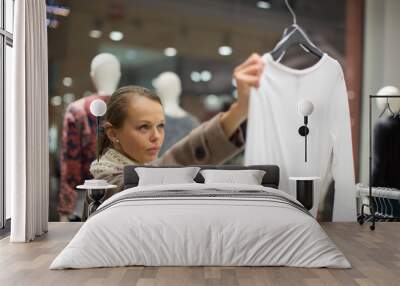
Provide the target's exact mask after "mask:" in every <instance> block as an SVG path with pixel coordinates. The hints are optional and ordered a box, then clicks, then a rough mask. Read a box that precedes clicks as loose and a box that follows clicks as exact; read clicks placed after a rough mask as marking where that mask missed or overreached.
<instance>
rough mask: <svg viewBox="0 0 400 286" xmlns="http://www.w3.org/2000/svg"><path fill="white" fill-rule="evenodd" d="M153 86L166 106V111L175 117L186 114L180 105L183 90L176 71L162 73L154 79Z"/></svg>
mask: <svg viewBox="0 0 400 286" xmlns="http://www.w3.org/2000/svg"><path fill="white" fill-rule="evenodd" d="M153 86H154V88H155V89H156V92H157V94H158V96H159V97H160V98H161V101H162V103H163V106H164V110H165V113H166V114H167V115H169V116H173V117H181V116H184V115H186V111H184V110H183V109H182V108H181V107H180V106H179V98H180V96H181V92H182V83H181V80H180V78H179V77H178V75H177V74H176V73H173V72H170V71H167V72H163V73H161V74H160V75H159V76H158V77H157V78H155V79H154V80H153Z"/></svg>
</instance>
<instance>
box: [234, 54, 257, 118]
mask: <svg viewBox="0 0 400 286" xmlns="http://www.w3.org/2000/svg"><path fill="white" fill-rule="evenodd" d="M263 68H264V62H263V60H262V58H261V57H260V55H259V54H256V53H254V54H252V55H251V56H250V57H248V58H247V60H245V61H244V62H243V63H242V64H241V65H239V66H238V67H236V68H235V70H234V72H233V77H234V79H235V81H236V88H237V95H238V99H237V101H236V103H237V107H238V109H240V110H241V111H242V112H243V113H244V115H245V117H247V110H248V106H249V98H250V89H251V87H255V88H258V87H259V85H260V77H261V74H262V72H263Z"/></svg>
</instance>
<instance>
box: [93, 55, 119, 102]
mask: <svg viewBox="0 0 400 286" xmlns="http://www.w3.org/2000/svg"><path fill="white" fill-rule="evenodd" d="M90 77H91V78H92V81H93V84H94V86H95V88H96V90H97V94H98V95H107V96H111V94H113V92H114V91H115V90H116V89H117V86H118V83H119V80H120V78H121V64H120V62H119V61H118V59H117V57H116V56H114V55H112V54H107V53H102V54H98V55H97V56H95V57H94V58H93V60H92V63H91V65H90Z"/></svg>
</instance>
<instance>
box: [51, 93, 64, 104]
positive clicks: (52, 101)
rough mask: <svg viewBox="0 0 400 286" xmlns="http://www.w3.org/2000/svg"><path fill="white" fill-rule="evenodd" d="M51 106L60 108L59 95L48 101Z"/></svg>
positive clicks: (60, 100) (60, 99)
mask: <svg viewBox="0 0 400 286" xmlns="http://www.w3.org/2000/svg"><path fill="white" fill-rule="evenodd" d="M50 103H51V105H53V106H60V105H61V103H62V98H61V96H59V95H56V96H53V97H52V98H51V100H50Z"/></svg>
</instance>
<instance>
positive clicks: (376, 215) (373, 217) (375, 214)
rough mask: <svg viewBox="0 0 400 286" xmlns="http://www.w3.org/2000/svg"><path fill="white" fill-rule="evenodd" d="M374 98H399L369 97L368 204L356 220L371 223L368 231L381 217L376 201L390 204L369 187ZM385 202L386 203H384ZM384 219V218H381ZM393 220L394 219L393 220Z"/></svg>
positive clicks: (387, 96) (388, 96) (370, 180)
mask: <svg viewBox="0 0 400 286" xmlns="http://www.w3.org/2000/svg"><path fill="white" fill-rule="evenodd" d="M376 98H386V99H387V98H400V95H370V96H369V186H368V200H369V202H368V204H362V205H361V213H360V215H359V216H358V218H357V220H358V222H359V223H360V224H363V223H364V222H367V221H371V223H372V224H371V225H370V229H371V230H374V229H375V222H376V221H378V220H380V219H381V217H382V213H381V212H380V209H379V206H380V205H379V204H378V203H377V201H376V199H377V198H378V201H379V199H383V203H385V202H386V201H388V202H389V203H390V201H389V200H388V198H382V197H379V196H378V197H376V196H373V195H372V191H373V189H375V191H377V190H376V189H377V188H374V187H372V186H371V184H372V100H373V99H376ZM376 194H377V195H378V194H379V192H376ZM372 200H374V201H375V202H376V205H377V209H376V210H375V209H374V205H373V203H372ZM385 200H386V201H385ZM365 207H368V208H369V210H370V214H369V215H366V214H365V213H364V208H365ZM383 217H384V216H383ZM393 219H394V218H393Z"/></svg>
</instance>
